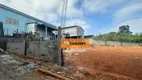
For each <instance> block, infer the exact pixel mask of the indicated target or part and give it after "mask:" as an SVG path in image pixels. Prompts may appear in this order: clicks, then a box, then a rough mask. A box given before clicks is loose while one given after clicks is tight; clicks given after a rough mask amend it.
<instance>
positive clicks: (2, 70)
mask: <svg viewBox="0 0 142 80" xmlns="http://www.w3.org/2000/svg"><path fill="white" fill-rule="evenodd" d="M34 68H35V64H33V63H29V62H24V61H22V60H21V59H20V58H19V57H18V56H16V55H14V54H4V51H3V53H2V51H1V52H0V80H38V78H37V77H35V76H34V75H32V71H33V70H34Z"/></svg>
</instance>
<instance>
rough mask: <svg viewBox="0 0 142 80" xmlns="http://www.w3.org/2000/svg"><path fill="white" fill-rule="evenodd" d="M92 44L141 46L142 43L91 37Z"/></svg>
mask: <svg viewBox="0 0 142 80" xmlns="http://www.w3.org/2000/svg"><path fill="white" fill-rule="evenodd" d="M90 45H94V46H141V45H142V44H140V43H129V42H117V41H102V40H94V39H90Z"/></svg>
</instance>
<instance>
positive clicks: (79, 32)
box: [62, 25, 84, 38]
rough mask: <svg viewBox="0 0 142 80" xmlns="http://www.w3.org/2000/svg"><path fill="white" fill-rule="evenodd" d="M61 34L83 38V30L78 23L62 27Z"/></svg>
mask: <svg viewBox="0 0 142 80" xmlns="http://www.w3.org/2000/svg"><path fill="white" fill-rule="evenodd" d="M62 36H63V37H66V38H84V30H83V28H82V27H80V26H78V25H76V26H69V27H64V28H62Z"/></svg>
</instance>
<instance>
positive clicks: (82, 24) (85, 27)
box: [66, 19, 91, 30]
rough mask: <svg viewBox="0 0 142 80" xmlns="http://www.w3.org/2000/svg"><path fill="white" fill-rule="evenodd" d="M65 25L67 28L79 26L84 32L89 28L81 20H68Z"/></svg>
mask: <svg viewBox="0 0 142 80" xmlns="http://www.w3.org/2000/svg"><path fill="white" fill-rule="evenodd" d="M66 24H67V26H71V25H79V26H81V27H82V28H83V29H84V30H86V29H88V28H89V27H91V26H90V25H89V24H88V23H87V22H86V21H85V20H82V19H73V20H68V21H67V23H66Z"/></svg>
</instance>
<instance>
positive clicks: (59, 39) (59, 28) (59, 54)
mask: <svg viewBox="0 0 142 80" xmlns="http://www.w3.org/2000/svg"><path fill="white" fill-rule="evenodd" d="M58 64H59V65H60V66H62V51H61V27H60V26H59V27H58Z"/></svg>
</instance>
